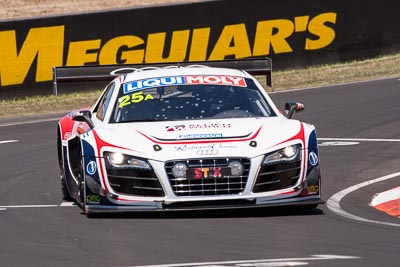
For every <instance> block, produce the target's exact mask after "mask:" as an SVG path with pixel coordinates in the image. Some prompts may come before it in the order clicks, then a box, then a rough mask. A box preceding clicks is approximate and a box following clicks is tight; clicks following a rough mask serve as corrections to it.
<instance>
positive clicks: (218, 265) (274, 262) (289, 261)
mask: <svg viewBox="0 0 400 267" xmlns="http://www.w3.org/2000/svg"><path fill="white" fill-rule="evenodd" d="M354 259H361V258H360V257H355V256H343V255H311V257H305V258H283V259H264V260H239V261H213V262H193V263H177V264H157V265H142V266H132V267H191V266H193V267H198V266H207V267H211V266H215V267H223V266H225V267H227V266H249V267H252V266H254V267H256V266H266V267H267V266H271V267H272V266H298V265H308V263H307V262H306V261H320V260H354ZM299 261H300V262H299ZM278 263H281V264H278Z"/></svg>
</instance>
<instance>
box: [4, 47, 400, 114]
mask: <svg viewBox="0 0 400 267" xmlns="http://www.w3.org/2000/svg"><path fill="white" fill-rule="evenodd" d="M388 77H400V54H396V55H390V56H383V57H379V58H374V59H369V60H363V61H353V62H347V63H340V64H334V65H322V66H315V67H310V68H306V69H294V70H288V71H278V72H273V73H272V80H273V88H272V91H282V90H290V89H298V88H306V87H314V86H323V85H330V84H338V83H346V82H355V81H365V80H371V79H378V78H388ZM260 79H261V80H262V78H260ZM261 82H262V83H263V81H261ZM268 91H271V89H268ZM100 93H101V91H90V92H87V91H83V92H80V93H71V94H65V95H60V96H53V95H51V96H31V97H25V98H20V99H11V100H10V99H9V100H0V118H6V117H15V116H25V115H40V114H52V113H67V112H69V111H71V110H74V109H78V108H84V107H90V106H91V105H93V103H94V102H95V101H96V99H97V98H98V96H99V95H100Z"/></svg>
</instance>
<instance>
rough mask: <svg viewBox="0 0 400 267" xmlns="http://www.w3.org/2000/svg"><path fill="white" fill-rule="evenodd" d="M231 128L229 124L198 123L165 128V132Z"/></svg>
mask: <svg viewBox="0 0 400 267" xmlns="http://www.w3.org/2000/svg"><path fill="white" fill-rule="evenodd" d="M227 128H231V125H230V124H229V123H199V124H189V125H173V126H167V127H166V129H167V132H173V131H185V130H187V129H227Z"/></svg>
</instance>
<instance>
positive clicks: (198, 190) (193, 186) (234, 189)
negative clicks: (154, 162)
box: [165, 158, 250, 197]
mask: <svg viewBox="0 0 400 267" xmlns="http://www.w3.org/2000/svg"><path fill="white" fill-rule="evenodd" d="M232 160H237V161H240V162H241V163H242V164H243V166H244V172H243V174H242V175H240V176H232V175H230V176H227V175H224V176H222V177H217V178H201V179H188V178H187V177H184V178H175V177H174V175H173V174H172V167H173V165H174V164H176V163H178V162H183V163H185V164H186V165H187V166H188V168H215V167H221V168H226V167H228V163H229V162H230V161H232ZM165 170H166V172H167V175H168V179H169V182H170V184H171V187H172V190H173V191H174V193H175V195H176V196H182V197H183V196H215V195H235V194H239V193H241V192H243V190H244V188H245V187H246V183H247V179H248V176H249V170H250V160H249V159H242V158H215V159H192V160H185V161H170V162H167V163H166V164H165Z"/></svg>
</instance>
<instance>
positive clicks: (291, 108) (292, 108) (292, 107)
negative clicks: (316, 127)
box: [285, 102, 304, 119]
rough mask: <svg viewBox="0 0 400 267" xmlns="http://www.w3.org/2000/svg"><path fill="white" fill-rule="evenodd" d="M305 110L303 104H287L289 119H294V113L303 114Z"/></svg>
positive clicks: (286, 109)
mask: <svg viewBox="0 0 400 267" xmlns="http://www.w3.org/2000/svg"><path fill="white" fill-rule="evenodd" d="M303 110H304V105H303V104H302V103H296V102H286V104H285V112H286V117H287V118H288V119H290V118H292V116H293V114H294V113H298V112H302V111H303Z"/></svg>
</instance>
